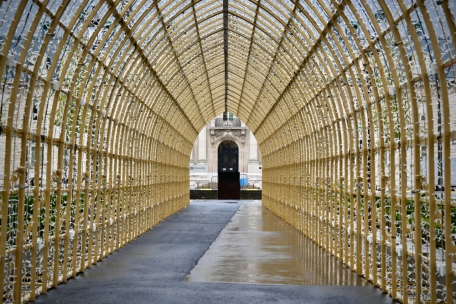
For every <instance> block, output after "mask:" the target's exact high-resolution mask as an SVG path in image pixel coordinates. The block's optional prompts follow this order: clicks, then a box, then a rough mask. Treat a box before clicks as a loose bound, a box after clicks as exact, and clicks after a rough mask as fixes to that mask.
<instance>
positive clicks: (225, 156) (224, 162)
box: [217, 140, 239, 172]
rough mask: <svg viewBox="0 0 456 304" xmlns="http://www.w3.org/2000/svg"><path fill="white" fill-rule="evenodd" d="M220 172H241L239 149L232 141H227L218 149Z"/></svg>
mask: <svg viewBox="0 0 456 304" xmlns="http://www.w3.org/2000/svg"><path fill="white" fill-rule="evenodd" d="M217 157H218V172H239V148H238V145H237V144H236V143H235V142H234V141H232V140H225V141H223V142H221V143H220V145H219V147H218V154H217Z"/></svg>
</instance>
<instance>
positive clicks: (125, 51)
mask: <svg viewBox="0 0 456 304" xmlns="http://www.w3.org/2000/svg"><path fill="white" fill-rule="evenodd" d="M455 12H456V2H455V1H453V0H437V1H436V0H426V1H424V0H416V1H415V0H386V1H383V0H381V1H375V0H367V1H365V0H304V1H299V2H298V1H290V0H262V1H259V0H251V1H250V0H228V1H223V0H202V1H200V0H174V1H165V0H157V1H152V0H101V1H96V0H71V1H70V0H4V1H1V4H0V29H1V30H0V48H1V54H0V67H1V75H2V78H1V97H0V98H1V105H0V124H1V125H0V133H1V136H0V174H1V178H0V195H1V199H2V205H1V206H2V208H1V230H0V273H1V275H2V279H1V280H0V286H1V289H2V290H3V302H6V303H10V302H15V303H19V302H21V301H22V302H25V301H28V300H33V299H35V297H36V296H37V295H39V294H40V293H46V291H47V289H49V288H50V287H53V286H57V285H58V284H59V283H60V282H65V281H66V280H67V279H68V278H69V277H72V276H75V275H76V274H77V273H78V272H81V271H84V269H86V268H89V267H91V265H92V264H94V263H97V261H99V260H101V259H103V258H104V257H106V256H107V255H109V254H110V253H112V252H113V251H114V250H116V249H118V248H119V247H121V246H123V245H124V244H126V243H127V242H129V241H131V240H132V239H134V238H136V237H137V236H139V235H140V234H142V233H143V232H145V231H147V230H148V229H150V228H151V227H153V226H154V225H156V224H157V223H158V222H159V221H161V220H163V219H164V218H165V217H167V216H169V215H170V214H173V213H175V212H177V211H178V210H180V209H182V208H185V206H187V204H188V203H189V166H188V164H189V161H190V160H189V157H190V152H191V149H192V145H193V142H194V140H195V139H196V137H197V135H198V132H199V131H200V130H201V129H202V128H203V127H204V125H205V124H206V123H207V122H208V121H210V120H211V119H212V118H213V117H215V116H216V115H218V114H220V113H221V112H222V111H224V110H225V108H224V106H225V101H226V102H227V107H228V111H229V112H231V113H234V114H235V115H236V116H237V117H239V118H240V119H241V120H242V121H244V122H245V123H246V125H247V126H248V127H249V128H250V129H251V130H252V131H253V132H254V134H255V136H256V138H257V140H258V143H259V145H260V149H261V153H262V157H263V187H264V189H263V204H264V205H265V206H266V207H267V208H269V209H270V210H272V211H273V212H274V213H276V214H278V215H279V216H281V217H282V218H284V219H285V220H287V221H288V222H289V223H290V224H291V225H293V226H294V227H296V228H297V229H299V230H300V231H302V232H303V233H304V234H305V235H307V236H308V237H310V238H311V239H312V240H313V241H314V242H316V243H317V244H319V245H320V246H322V247H323V248H325V249H326V250H327V251H328V252H330V253H331V254H333V255H335V256H337V257H338V258H339V259H340V260H341V261H342V262H344V263H345V264H347V265H348V266H349V267H351V268H352V269H354V270H356V272H357V273H358V274H360V275H363V276H365V277H366V278H368V279H369V280H370V281H372V282H373V284H374V285H376V286H379V287H380V288H381V289H382V290H383V291H385V292H387V293H389V294H390V295H391V296H392V297H393V298H396V299H399V300H400V301H402V302H404V303H418V302H422V303H436V302H438V301H442V302H446V303H453V302H454V299H455V294H454V293H455V292H456V290H453V281H454V275H455V271H456V258H455V256H454V255H455V253H456V249H455V239H456V237H455V236H456V201H455V200H453V199H452V193H451V187H452V186H455V187H456V145H453V144H454V143H455V142H456V133H455V131H456V114H455V112H456V111H455V110H456V109H455V106H456V87H455V76H456V65H455V63H456V52H455V43H456V25H455V16H454V14H455ZM455 197H456V195H455Z"/></svg>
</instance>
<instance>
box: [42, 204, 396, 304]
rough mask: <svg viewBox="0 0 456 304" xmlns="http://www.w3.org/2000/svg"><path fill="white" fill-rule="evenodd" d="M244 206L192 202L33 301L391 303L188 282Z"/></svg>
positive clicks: (354, 291)
mask: <svg viewBox="0 0 456 304" xmlns="http://www.w3.org/2000/svg"><path fill="white" fill-rule="evenodd" d="M242 202H243V201H229V202H227V201H216V200H215V201H192V202H191V204H190V205H189V206H188V207H187V208H186V209H184V210H182V211H180V212H178V213H177V214H174V215H172V216H171V217H169V218H168V219H166V220H165V221H163V222H161V223H160V224H158V225H157V226H156V227H154V228H153V229H151V230H150V231H148V232H146V233H144V234H143V235H142V236H140V237H138V238H137V239H136V240H134V241H132V242H131V243H129V244H127V245H126V246H124V247H123V248H121V249H119V250H118V251H116V252H114V253H113V254H111V255H110V256H109V257H107V258H105V259H104V260H103V261H101V262H99V263H98V264H97V265H93V266H92V268H90V269H87V270H85V272H84V273H81V274H79V275H78V276H76V278H73V279H70V280H68V282H67V283H63V284H60V285H59V286H58V287H57V288H54V289H51V290H49V291H48V293H47V294H45V295H40V296H39V297H38V298H37V299H36V303H198V304H200V303H334V304H336V303H369V304H376V303H393V301H392V300H391V298H390V297H388V296H387V295H385V294H384V293H382V292H381V291H380V289H378V288H376V287H372V286H321V285H320V286H312V285H284V284H250V283H215V282H186V281H185V278H186V277H187V276H188V275H189V274H190V272H191V270H192V269H193V268H194V266H195V265H196V264H198V261H199V260H200V258H201V257H202V256H203V255H204V254H205V252H206V251H207V250H208V248H209V247H210V245H211V244H212V243H213V242H214V241H215V240H216V239H217V237H218V235H219V234H220V232H221V231H222V230H223V229H224V228H225V226H227V224H228V223H229V222H230V220H231V219H232V217H233V215H234V214H235V213H236V211H237V210H238V209H239V207H240V206H241V204H242ZM244 202H245V201H244ZM277 220H280V219H278V218H277ZM209 267H210V266H209Z"/></svg>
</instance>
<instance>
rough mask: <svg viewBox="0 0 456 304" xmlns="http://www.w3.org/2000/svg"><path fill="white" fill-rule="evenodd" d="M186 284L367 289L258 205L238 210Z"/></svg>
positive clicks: (336, 262) (341, 267)
mask: <svg viewBox="0 0 456 304" xmlns="http://www.w3.org/2000/svg"><path fill="white" fill-rule="evenodd" d="M186 281H189V282H234V283H258V284H294V285H346V286H369V285H370V284H369V283H368V282H367V281H366V280H364V279H363V278H361V277H359V276H357V275H356V274H355V273H354V272H353V271H351V270H350V269H348V268H347V267H346V266H344V265H343V264H342V263H340V262H339V261H338V260H337V259H336V258H335V257H334V256H331V255H329V254H327V253H326V251H324V250H323V249H322V248H320V247H319V246H317V245H316V244H315V243H313V242H312V241H311V240H310V239H308V238H306V237H304V236H303V235H302V234H301V233H300V232H298V231H297V230H296V229H294V228H293V227H291V226H290V225H288V224H287V223H285V222H284V221H283V220H282V219H280V218H279V217H277V216H276V215H274V214H273V213H272V212H270V211H269V210H267V209H266V208H264V207H262V206H261V202H260V201H254V202H245V203H244V204H243V205H242V206H241V207H240V208H239V210H238V212H237V213H236V214H235V215H234V216H233V218H232V219H231V221H230V223H229V224H228V225H227V226H226V227H225V229H223V231H222V232H221V233H220V235H219V236H218V238H217V239H216V240H215V242H214V243H212V245H211V246H210V248H209V249H208V251H207V252H206V253H205V254H204V256H203V257H202V258H201V259H200V260H199V261H198V264H197V265H196V266H195V268H193V270H192V271H191V273H190V274H189V275H188V276H187V278H186Z"/></svg>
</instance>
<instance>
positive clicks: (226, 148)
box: [217, 140, 241, 199]
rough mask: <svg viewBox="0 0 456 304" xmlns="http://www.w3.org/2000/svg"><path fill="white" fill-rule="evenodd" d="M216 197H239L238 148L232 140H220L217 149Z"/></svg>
mask: <svg viewBox="0 0 456 304" xmlns="http://www.w3.org/2000/svg"><path fill="white" fill-rule="evenodd" d="M217 152H218V153H217V162H218V199H240V198H241V185H240V182H239V177H240V176H239V148H238V145H237V144H236V143H235V142H234V141H232V140H225V141H222V142H221V143H220V145H219V147H218V151H217Z"/></svg>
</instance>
